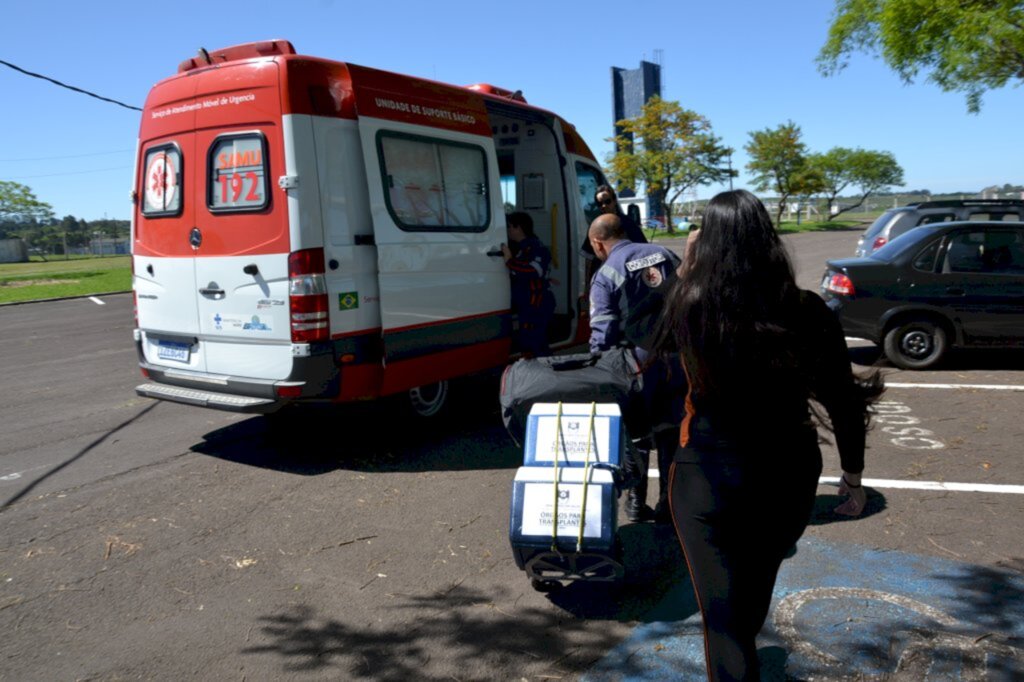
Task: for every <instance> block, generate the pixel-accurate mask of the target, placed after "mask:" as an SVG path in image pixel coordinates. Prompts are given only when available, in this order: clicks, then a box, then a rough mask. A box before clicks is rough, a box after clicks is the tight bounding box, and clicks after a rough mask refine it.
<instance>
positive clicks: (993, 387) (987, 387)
mask: <svg viewBox="0 0 1024 682" xmlns="http://www.w3.org/2000/svg"><path fill="white" fill-rule="evenodd" d="M885 386H886V388H947V389H948V388H976V389H978V390H981V391H1024V386H1014V385H1012V384H1011V385H1009V386H1005V385H1003V384H901V383H898V382H891V383H890V382H888V381H887V382H885Z"/></svg>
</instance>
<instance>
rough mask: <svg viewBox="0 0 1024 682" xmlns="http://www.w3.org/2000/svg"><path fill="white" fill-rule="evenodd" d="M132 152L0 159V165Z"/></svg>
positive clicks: (121, 151)
mask: <svg viewBox="0 0 1024 682" xmlns="http://www.w3.org/2000/svg"><path fill="white" fill-rule="evenodd" d="M130 151H134V150H132V149H115V150H114V151H112V152H93V153H91V154H68V155H67V156H37V157H35V158H31V159H0V163H20V162H22V161H60V160H61V159H81V158H84V157H86V156H109V155H110V154H124V153H126V152H130Z"/></svg>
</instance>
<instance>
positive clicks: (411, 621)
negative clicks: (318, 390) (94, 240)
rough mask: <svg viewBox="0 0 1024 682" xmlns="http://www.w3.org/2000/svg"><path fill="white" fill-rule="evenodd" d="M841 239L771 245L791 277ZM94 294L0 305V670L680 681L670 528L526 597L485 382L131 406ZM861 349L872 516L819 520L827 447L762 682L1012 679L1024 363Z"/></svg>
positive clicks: (127, 308)
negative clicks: (216, 405) (280, 419)
mask: <svg viewBox="0 0 1024 682" xmlns="http://www.w3.org/2000/svg"><path fill="white" fill-rule="evenodd" d="M856 236H857V235H856V233H855V232H837V233H825V234H804V235H795V236H793V237H787V238H786V239H787V241H788V242H789V244H790V245H791V248H792V250H793V253H794V258H795V260H796V263H797V270H798V279H799V281H800V282H801V283H802V284H803V285H804V286H806V287H808V288H814V287H815V286H816V285H817V282H818V280H819V278H820V276H821V273H822V272H823V270H824V267H823V263H824V259H825V258H827V257H834V256H842V255H847V254H848V253H850V252H852V248H853V244H854V243H855V241H856ZM101 303H103V305H97V304H96V303H94V302H92V301H89V300H88V299H79V300H74V301H61V302H55V303H42V304H33V305H28V306H16V307H9V308H3V309H0V320H2V322H3V324H2V325H0V348H2V349H3V352H4V356H5V371H4V373H3V375H2V376H0V415H2V418H3V423H4V429H5V430H4V438H3V440H2V442H0V527H2V529H3V533H2V535H0V630H2V632H3V633H4V639H3V641H2V642H0V679H3V680H18V681H19V682H20V681H21V680H52V679H97V680H113V679H136V678H143V679H177V678H181V677H183V676H190V677H196V678H200V679H238V680H242V679H245V680H263V679H268V680H269V679H300V680H305V679H316V680H320V679H325V680H326V679H380V680H407V679H426V680H442V679H462V680H470V679H530V680H541V679H565V680H572V679H593V680H604V679H652V680H653V679H666V678H668V677H677V678H683V679H699V676H700V671H701V670H702V668H703V665H702V662H701V656H702V654H701V645H700V624H699V616H697V611H696V605H695V604H694V601H693V593H692V589H691V588H690V586H689V582H688V579H687V577H686V574H685V568H684V566H683V563H682V559H681V556H680V553H679V550H678V546H677V545H676V544H675V540H674V537H673V536H672V534H671V531H670V530H669V529H667V528H664V527H655V526H653V525H651V524H628V523H626V522H625V519H624V517H620V522H621V523H622V524H623V525H622V527H621V529H620V534H621V536H622V539H623V542H624V544H625V546H626V559H627V563H628V564H629V568H630V571H629V573H630V581H629V582H628V583H626V584H624V585H618V586H609V585H592V584H591V585H588V584H573V585H569V586H567V587H565V588H564V589H563V590H560V591H558V592H555V593H548V594H544V593H540V592H536V591H534V590H533V589H532V588H531V587H530V585H529V581H528V580H526V578H525V576H524V575H523V573H522V572H521V571H519V570H518V569H516V567H515V565H514V564H513V562H512V558H511V553H510V550H509V545H508V539H507V534H508V513H509V495H510V492H511V482H512V477H513V476H514V475H515V470H516V467H517V466H518V465H519V464H520V462H521V459H522V453H521V451H518V450H517V449H516V447H515V446H514V444H513V443H512V442H511V441H510V440H509V439H508V437H507V435H506V434H505V433H504V431H503V429H502V427H501V424H500V421H499V420H498V418H497V417H498V415H497V411H496V405H495V404H494V403H492V402H491V401H489V400H485V399H483V398H485V397H486V395H487V393H486V391H488V390H490V389H487V388H486V387H485V386H482V385H481V386H478V387H477V389H476V392H474V393H472V394H471V395H470V397H469V399H468V400H467V401H466V403H465V409H464V410H463V411H462V413H461V414H460V417H459V418H458V419H456V420H455V421H454V422H452V423H449V424H447V425H445V426H444V427H439V428H422V427H417V426H415V425H412V424H408V423H400V422H396V421H394V420H393V419H392V417H391V415H390V414H389V413H388V412H387V411H386V410H382V409H379V408H377V407H375V406H358V407H356V408H351V409H344V410H340V411H329V412H321V413H316V414H309V415H303V416H302V417H301V418H296V419H294V420H292V421H289V422H286V423H284V424H283V425H282V424H273V423H271V422H269V421H268V420H265V419H262V418H258V417H245V416H239V415H229V414H224V413H219V412H211V411H205V410H201V409H195V408H187V407H183V406H177V405H169V404H155V403H152V402H150V401H148V400H144V399H141V398H138V397H136V396H135V395H134V392H133V387H134V386H135V384H137V383H140V382H141V377H140V376H139V374H138V370H137V369H136V367H135V356H134V350H133V348H132V347H131V297H130V296H125V295H120V296H110V297H103V299H102V300H101ZM850 345H851V359H852V361H853V362H854V364H855V365H856V366H858V367H860V368H861V369H864V368H867V367H870V366H872V365H874V364H875V363H878V362H879V361H878V353H877V350H876V349H874V348H873V347H871V346H869V345H865V344H863V343H860V342H856V341H851V342H850ZM880 366H882V367H883V368H884V371H885V372H886V375H887V382H888V384H889V390H888V392H887V393H886V395H885V397H884V399H883V400H884V402H883V403H882V405H880V407H879V411H878V415H877V420H876V422H877V423H876V425H875V428H874V429H873V430H872V431H871V433H870V434H869V439H868V442H869V447H870V449H869V451H868V455H867V469H866V471H865V477H866V479H867V481H866V483H867V485H868V486H869V504H868V508H867V511H866V513H865V515H864V516H862V517H860V518H858V519H853V520H849V519H845V518H842V517H837V516H836V515H835V514H833V513H832V512H831V509H832V508H833V507H834V506H835V505H836V504H837V502H838V498H837V497H836V486H835V477H837V476H838V474H839V469H838V457H837V456H836V455H835V453H834V451H833V450H832V449H831V447H829V446H825V447H824V454H825V460H826V468H825V474H824V476H825V478H823V481H822V485H821V486H820V488H819V491H818V493H819V495H818V504H817V507H816V512H815V516H814V519H813V521H812V525H811V527H810V528H809V529H808V532H807V534H806V535H805V538H804V539H803V540H802V541H801V543H800V545H799V547H798V550H797V552H796V554H795V555H794V556H793V557H792V558H791V559H790V560H788V561H787V562H786V563H785V564H784V567H783V572H782V574H781V575H780V579H779V585H778V589H777V591H776V595H775V596H776V603H775V605H774V608H773V615H772V616H771V617H770V622H769V624H768V626H767V627H766V629H765V632H764V636H763V637H762V640H761V642H760V647H761V651H760V653H761V655H762V659H763V663H764V670H765V675H766V678H767V679H784V678H785V677H786V676H790V677H793V678H796V679H809V678H812V677H813V678H814V679H850V678H851V677H852V678H858V677H859V678H861V679H881V678H884V677H885V676H892V675H896V676H897V677H900V676H902V677H903V678H905V679H915V680H916V679H956V678H960V679H1019V678H1020V677H1021V676H1022V675H1024V659H1022V654H1021V651H1024V632H1022V620H1024V619H1022V617H1021V615H1020V614H1021V613H1024V582H1022V578H1024V545H1022V542H1021V539H1020V528H1021V526H1022V522H1024V495H1022V492H1024V462H1022V457H1021V455H1022V449H1021V446H1020V443H1021V442H1022V440H1024V438H1022V437H1024V423H1022V420H1021V418H1020V416H1019V415H1021V414H1022V413H1024V354H1022V353H1020V352H1009V353H981V354H977V353H975V354H955V355H954V357H952V358H951V359H950V362H949V363H948V364H946V365H945V366H943V367H942V368H940V369H937V370H935V371H929V372H909V371H899V370H895V369H892V368H890V367H888V366H885V365H884V363H882V364H881V365H880ZM495 402H496V401H495ZM652 494H653V493H652Z"/></svg>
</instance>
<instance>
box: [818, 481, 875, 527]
mask: <svg viewBox="0 0 1024 682" xmlns="http://www.w3.org/2000/svg"><path fill="white" fill-rule="evenodd" d="M865 492H866V493H867V496H868V501H867V504H865V505H864V511H863V512H861V514H860V516H844V515H842V514H836V513H835V511H833V510H834V509H835V508H836V507H838V506H839V505H840V504H842V503H843V502H845V501H846V500H847V498H846V497H840V496H839V495H818V496H817V497H816V498H815V499H814V510H813V511H812V512H811V522H810V524H809V525H811V526H824V525H826V524H829V523H846V522H848V521H860V520H862V519H866V518H868V517H869V516H874V515H875V514H878V513H879V512H883V511H885V509H886V507H887V506H888V505H887V503H886V499H885V495H883V494H882V493H880V492H878V491H877V490H876V489H874V488H871V487H867V488H866V489H865Z"/></svg>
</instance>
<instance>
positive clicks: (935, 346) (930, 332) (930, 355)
mask: <svg viewBox="0 0 1024 682" xmlns="http://www.w3.org/2000/svg"><path fill="white" fill-rule="evenodd" d="M946 345H947V344H946V330H945V329H943V328H942V327H941V326H940V325H938V324H935V323H934V322H928V321H926V320H912V321H910V322H904V323H902V324H898V325H896V326H895V327H893V328H892V329H890V330H889V333H887V334H886V335H885V344H884V348H885V356H886V357H887V358H889V361H890V362H891V363H892V364H894V365H896V366H897V367H901V368H903V369H926V368H928V367H932V366H933V365H935V364H936V363H938V362H939V360H941V359H942V356H943V355H945V354H946Z"/></svg>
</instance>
